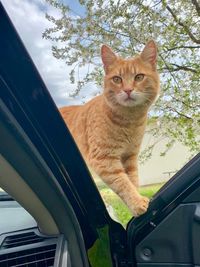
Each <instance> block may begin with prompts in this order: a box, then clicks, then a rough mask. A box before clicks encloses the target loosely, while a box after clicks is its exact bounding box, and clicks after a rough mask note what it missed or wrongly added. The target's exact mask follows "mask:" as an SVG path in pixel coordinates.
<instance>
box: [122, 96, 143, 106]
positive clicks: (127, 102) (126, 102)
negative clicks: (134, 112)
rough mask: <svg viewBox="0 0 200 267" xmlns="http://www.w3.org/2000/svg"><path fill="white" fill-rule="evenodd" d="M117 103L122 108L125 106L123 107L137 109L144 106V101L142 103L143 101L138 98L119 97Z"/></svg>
mask: <svg viewBox="0 0 200 267" xmlns="http://www.w3.org/2000/svg"><path fill="white" fill-rule="evenodd" d="M117 102H118V104H119V105H120V106H123V107H136V106H139V105H141V104H143V101H141V99H138V98H137V99H136V98H121V97H118V98H117Z"/></svg>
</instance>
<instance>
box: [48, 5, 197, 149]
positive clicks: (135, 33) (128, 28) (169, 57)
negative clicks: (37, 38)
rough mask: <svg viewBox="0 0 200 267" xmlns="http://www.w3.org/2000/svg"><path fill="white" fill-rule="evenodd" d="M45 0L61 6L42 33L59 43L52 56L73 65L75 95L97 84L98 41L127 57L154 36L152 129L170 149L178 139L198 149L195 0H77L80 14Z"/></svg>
mask: <svg viewBox="0 0 200 267" xmlns="http://www.w3.org/2000/svg"><path fill="white" fill-rule="evenodd" d="M48 2H49V3H50V4H51V5H53V6H55V7H56V8H58V9H59V10H60V18H59V19H56V18H54V17H52V16H50V15H47V19H48V20H49V21H51V22H52V23H53V25H54V26H53V27H52V28H49V29H47V30H46V31H45V32H44V37H45V38H47V39H51V40H52V41H56V42H57V44H56V45H54V46H52V52H53V55H54V56H55V57H56V58H58V59H64V60H65V61H66V63H67V64H68V65H71V66H72V70H71V74H70V77H71V82H73V83H74V82H77V90H76V92H75V94H78V93H79V91H80V90H81V88H82V86H83V85H84V84H85V83H87V82H88V81H91V80H93V81H95V82H96V84H98V85H100V84H101V80H102V75H103V70H102V66H101V62H100V58H99V52H100V46H101V44H103V43H106V44H108V45H110V46H111V47H112V48H113V49H114V50H115V51H116V52H118V53H119V54H120V55H121V56H125V57H130V56H132V55H134V54H135V53H138V52H139V51H141V49H142V47H143V45H144V44H145V43H146V41H147V40H149V39H152V38H153V39H155V40H156V42H157V44H158V47H159V59H158V68H159V71H160V73H161V84H162V91H161V92H162V93H161V96H160V98H159V100H158V101H157V103H156V105H155V106H154V111H153V112H152V113H151V114H154V115H155V114H156V115H157V116H158V119H157V125H156V127H152V129H151V130H152V133H153V135H155V136H163V138H168V140H169V147H170V144H173V143H174V140H178V141H180V142H182V143H183V144H185V145H187V146H188V147H189V148H190V149H191V151H193V152H197V151H199V147H200V145H199V143H200V140H199V139H200V136H199V132H200V131H199V130H200V129H199V128H200V126H199V125H200V90H199V77H200V64H199V62H200V5H199V1H197V0H188V1H185V0H178V1H175V0H155V1H145V0H143V1H141V0H136V1H133V0H123V1H120V0H108V1H105V0H79V3H80V5H81V6H82V7H84V10H85V12H81V14H77V13H76V12H74V11H73V10H71V9H70V8H69V6H67V5H64V4H60V3H59V2H57V1H56V0H48ZM85 66H87V71H86V74H85V76H84V77H83V78H82V79H81V80H79V78H78V80H76V79H75V77H77V76H78V75H76V73H77V72H80V71H81V68H84V70H85ZM158 126H159V127H158ZM167 149H168V148H166V151H167ZM164 154H165V152H164Z"/></svg>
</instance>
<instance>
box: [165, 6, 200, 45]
mask: <svg viewBox="0 0 200 267" xmlns="http://www.w3.org/2000/svg"><path fill="white" fill-rule="evenodd" d="M166 8H167V10H168V11H169V12H170V13H171V15H172V17H173V18H174V20H175V21H176V22H177V23H178V24H179V25H180V26H181V27H183V28H184V30H185V31H186V33H187V34H188V35H189V37H190V39H191V40H192V41H193V42H194V43H196V44H200V40H199V39H196V37H195V36H194V35H193V33H192V32H191V31H190V29H189V28H188V26H187V25H185V24H184V23H183V22H182V21H181V20H180V19H179V18H178V17H177V16H176V14H175V13H174V11H173V10H172V9H171V8H170V7H169V6H168V5H166Z"/></svg>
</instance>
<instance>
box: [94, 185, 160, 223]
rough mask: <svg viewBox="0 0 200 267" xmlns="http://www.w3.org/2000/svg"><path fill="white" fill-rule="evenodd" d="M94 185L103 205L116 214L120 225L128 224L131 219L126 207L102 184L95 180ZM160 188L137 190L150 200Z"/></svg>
mask: <svg viewBox="0 0 200 267" xmlns="http://www.w3.org/2000/svg"><path fill="white" fill-rule="evenodd" d="M96 183H97V187H98V188H99V190H100V193H101V196H102V198H103V199H104V201H105V203H107V204H108V205H111V206H112V208H113V209H114V212H115V214H116V217H117V218H118V219H119V221H120V222H121V224H122V225H124V226H125V225H126V224H127V223H128V221H129V220H130V219H131V218H132V217H133V216H132V214H131V212H130V211H129V209H128V208H127V206H126V205H125V204H124V203H123V201H122V200H121V199H120V198H119V197H118V196H117V195H116V194H115V193H114V192H113V191H112V190H111V189H110V188H108V187H107V186H106V185H105V184H104V183H103V182H101V181H100V180H97V181H96ZM161 186H162V184H159V185H151V186H145V187H141V188H140V189H139V192H140V193H141V195H143V196H146V197H148V198H151V197H152V196H153V195H154V194H155V193H156V192H157V191H158V190H159V189H160V187H161Z"/></svg>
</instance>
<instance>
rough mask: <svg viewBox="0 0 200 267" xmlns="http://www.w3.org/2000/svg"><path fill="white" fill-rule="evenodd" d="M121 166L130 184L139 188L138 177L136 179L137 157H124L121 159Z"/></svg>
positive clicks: (133, 155) (134, 155) (132, 155)
mask: <svg viewBox="0 0 200 267" xmlns="http://www.w3.org/2000/svg"><path fill="white" fill-rule="evenodd" d="M121 161H122V165H123V167H124V170H125V172H126V174H127V175H128V177H129V179H130V181H131V182H132V184H133V185H134V186H135V187H136V188H138V187H139V177H138V164H137V155H136V154H131V155H130V154H129V155H124V156H123V157H122V158H121Z"/></svg>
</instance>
